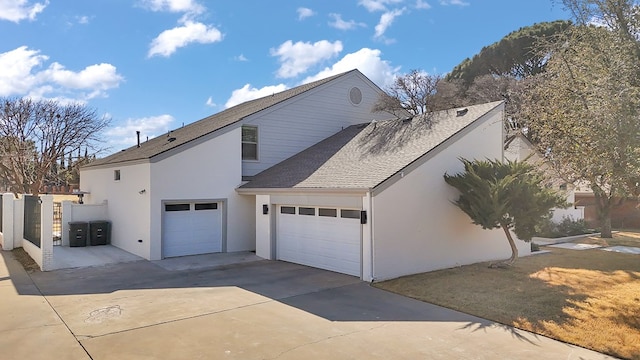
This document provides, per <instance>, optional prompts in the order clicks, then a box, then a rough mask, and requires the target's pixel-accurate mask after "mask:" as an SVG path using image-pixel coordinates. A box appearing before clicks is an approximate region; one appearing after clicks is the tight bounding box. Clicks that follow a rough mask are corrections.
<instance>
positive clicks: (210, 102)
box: [205, 96, 218, 107]
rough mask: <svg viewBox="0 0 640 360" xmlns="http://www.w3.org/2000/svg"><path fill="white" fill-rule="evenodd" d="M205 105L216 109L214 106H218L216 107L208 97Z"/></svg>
mask: <svg viewBox="0 0 640 360" xmlns="http://www.w3.org/2000/svg"><path fill="white" fill-rule="evenodd" d="M205 104H206V105H207V106H210V107H216V106H218V105H216V103H215V102H213V98H212V97H211V96H209V98H208V99H207V102H206V103H205Z"/></svg>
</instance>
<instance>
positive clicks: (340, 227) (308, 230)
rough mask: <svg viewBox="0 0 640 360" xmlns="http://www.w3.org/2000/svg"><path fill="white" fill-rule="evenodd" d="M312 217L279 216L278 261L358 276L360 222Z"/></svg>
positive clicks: (280, 214)
mask: <svg viewBox="0 0 640 360" xmlns="http://www.w3.org/2000/svg"><path fill="white" fill-rule="evenodd" d="M315 214H316V215H315V216H311V215H298V214H282V213H281V212H279V213H278V216H279V217H278V229H277V231H276V233H277V241H276V246H277V254H278V259H281V260H284V261H290V262H295V263H299V264H303V265H308V266H313V267H319V268H322V269H327V270H332V271H336V272H341V273H345V274H349V275H355V276H359V275H360V222H359V220H358V219H346V218H340V217H331V216H318V215H317V214H318V211H317V209H316V212H315Z"/></svg>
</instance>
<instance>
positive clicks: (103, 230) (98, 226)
mask: <svg viewBox="0 0 640 360" xmlns="http://www.w3.org/2000/svg"><path fill="white" fill-rule="evenodd" d="M110 227H111V223H109V222H108V221H91V222H89V243H90V244H91V246H95V245H107V244H109V243H110V242H111V239H110V236H111V231H110Z"/></svg>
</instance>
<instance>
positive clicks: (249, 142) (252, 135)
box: [242, 125, 258, 160]
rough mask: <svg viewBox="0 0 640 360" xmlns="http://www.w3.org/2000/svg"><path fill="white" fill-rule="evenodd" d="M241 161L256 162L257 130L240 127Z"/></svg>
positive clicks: (253, 127)
mask: <svg viewBox="0 0 640 360" xmlns="http://www.w3.org/2000/svg"><path fill="white" fill-rule="evenodd" d="M242 160H258V128H257V127H256V126H246V125H245V126H242Z"/></svg>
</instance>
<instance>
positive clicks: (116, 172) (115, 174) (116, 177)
mask: <svg viewBox="0 0 640 360" xmlns="http://www.w3.org/2000/svg"><path fill="white" fill-rule="evenodd" d="M113 180H115V181H120V170H113Z"/></svg>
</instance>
